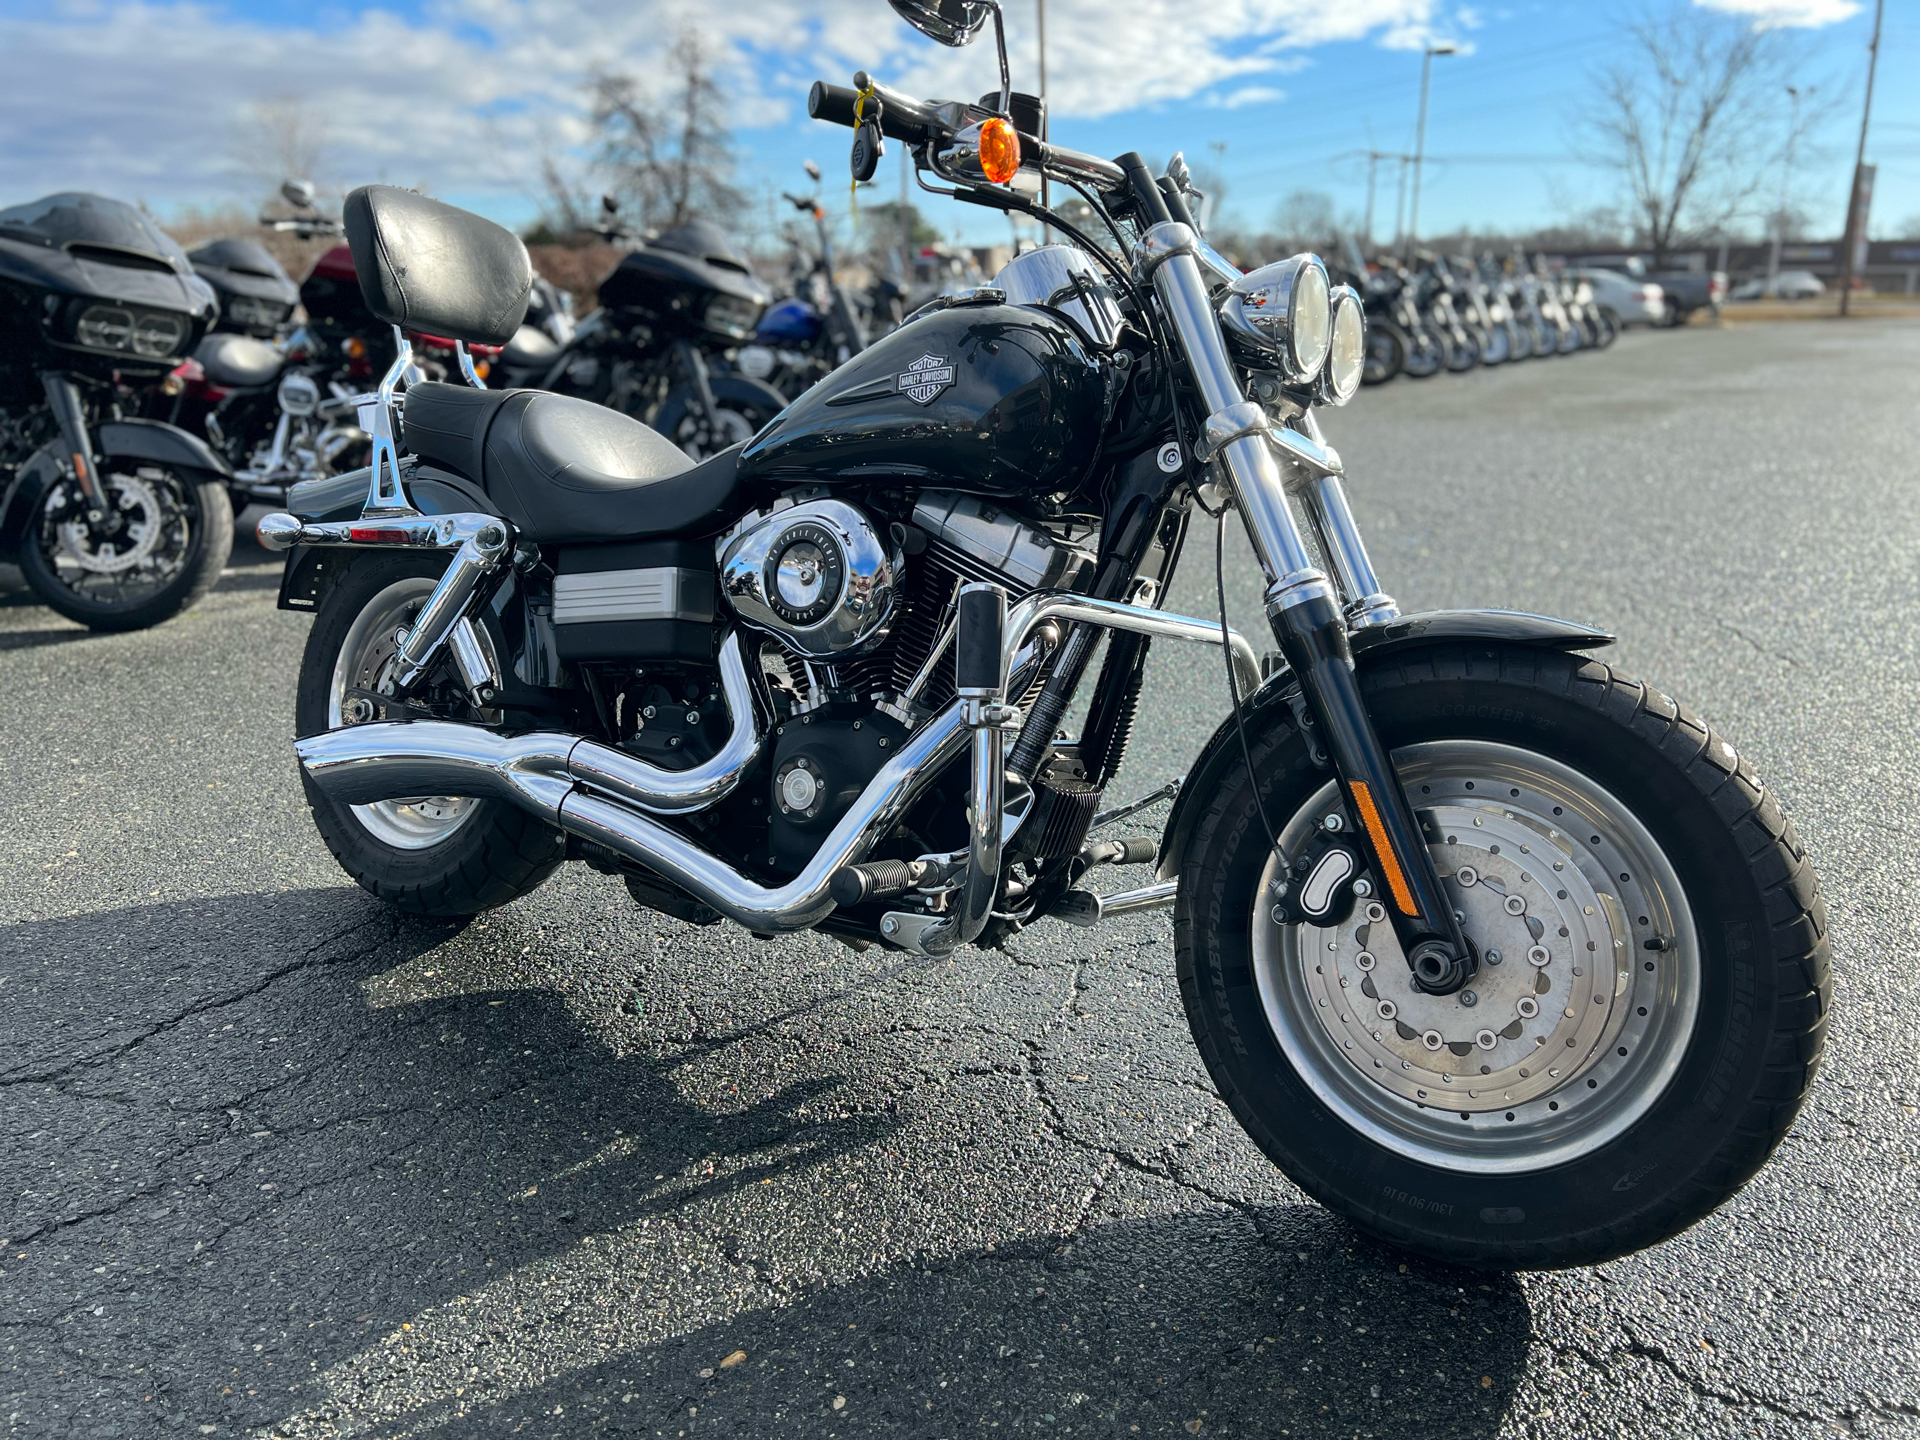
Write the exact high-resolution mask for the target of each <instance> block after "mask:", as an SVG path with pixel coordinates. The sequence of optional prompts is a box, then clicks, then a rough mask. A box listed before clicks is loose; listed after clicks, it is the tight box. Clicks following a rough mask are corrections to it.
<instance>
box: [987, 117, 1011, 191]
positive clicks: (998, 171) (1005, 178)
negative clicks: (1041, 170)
mask: <svg viewBox="0 0 1920 1440" xmlns="http://www.w3.org/2000/svg"><path fill="white" fill-rule="evenodd" d="M1019 169H1020V134H1019V132H1018V131H1016V130H1015V129H1014V128H1013V126H1012V125H1011V124H1010V123H1008V122H1007V121H1005V120H1002V119H1001V118H1000V117H999V116H998V115H996V116H994V117H993V118H992V119H989V120H983V121H981V122H980V173H981V174H982V175H985V176H986V177H987V179H989V180H991V181H992V182H993V183H994V184H996V185H1005V184H1007V183H1008V182H1009V181H1011V180H1012V179H1013V177H1014V175H1015V174H1016V173H1017V172H1018V171H1019Z"/></svg>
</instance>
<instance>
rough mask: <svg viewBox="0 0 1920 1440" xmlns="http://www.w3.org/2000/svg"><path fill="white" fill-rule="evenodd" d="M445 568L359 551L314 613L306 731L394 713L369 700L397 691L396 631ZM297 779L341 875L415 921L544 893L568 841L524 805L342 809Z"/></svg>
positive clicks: (451, 701) (449, 697) (439, 680)
mask: <svg viewBox="0 0 1920 1440" xmlns="http://www.w3.org/2000/svg"><path fill="white" fill-rule="evenodd" d="M445 568H446V561H445V559H444V557H435V556H431V555H404V556H390V555H378V554H363V555H361V556H359V557H357V558H356V559H355V560H354V562H353V563H352V564H351V565H350V566H349V567H348V568H347V570H346V571H345V573H343V574H342V575H341V576H340V578H339V580H338V581H337V582H336V583H335V585H334V587H333V589H332V590H331V591H330V592H329V593H328V595H327V597H326V599H325V601H323V602H322V604H321V607H320V612H319V613H318V614H317V615H316V616H315V617H314V621H313V629H312V630H311V631H309V632H308V635H307V649H306V653H305V655H304V656H303V657H302V659H301V662H300V685H299V692H298V699H297V701H296V705H295V729H296V731H297V733H298V734H299V735H301V736H302V737H304V736H308V735H316V734H319V733H321V732H323V731H326V730H334V729H339V728H340V727H341V726H342V725H351V724H357V723H367V722H369V721H375V720H380V719H385V718H388V717H387V715H386V714H385V707H384V706H383V705H382V704H381V702H380V701H379V700H378V699H377V698H372V697H377V696H378V695H379V694H380V693H382V692H383V690H385V689H386V688H388V687H390V685H391V677H392V669H393V664H394V652H395V649H396V646H395V644H394V640H393V636H394V633H395V631H396V630H398V629H400V628H402V627H404V626H406V625H407V624H409V623H410V622H411V620H412V618H413V616H414V615H416V614H417V613H418V612H419V609H420V606H421V605H422V604H423V603H424V602H425V600H426V598H427V596H428V595H429V594H430V593H431V592H432V590H433V586H434V582H435V581H436V580H437V579H438V578H439V576H440V574H441V572H442V571H443V570H445ZM444 671H445V664H444V662H441V664H440V666H439V667H437V668H436V670H434V671H430V672H429V675H428V678H427V681H426V685H425V689H426V693H427V697H428V698H431V699H433V700H434V701H435V702H436V705H435V708H436V710H439V711H447V712H452V711H454V710H456V709H458V708H459V707H461V706H462V705H463V704H464V702H463V701H462V700H460V699H458V698H455V697H457V696H458V694H459V693H460V692H459V690H458V687H457V686H456V685H455V684H454V683H453V680H452V676H451V674H450V673H444ZM414 698H416V699H418V698H419V697H418V696H417V695H416V696H415V697H414ZM451 718H457V719H464V720H482V719H484V718H485V717H484V716H479V715H474V714H472V713H471V712H467V713H460V714H452V715H451ZM301 779H302V783H303V784H304V785H305V786H306V792H307V803H308V805H309V806H311V807H312V810H313V820H314V824H315V825H316V826H317V827H318V829H319V831H320V837H321V839H323V840H325V841H326V843H327V849H329V850H331V851H332V852H333V858H334V859H335V860H337V861H339V862H340V868H341V869H343V870H345V871H346V872H347V874H349V875H351V876H352V877H353V879H354V880H355V881H356V882H357V883H358V884H359V885H360V886H361V887H362V888H364V889H365V890H367V891H368V892H369V893H371V894H373V895H375V896H377V897H378V898H380V899H381V900H384V901H386V903H387V904H389V905H392V906H394V907H395V908H396V909H400V910H405V911H407V912H409V913H410V914H414V915H444V916H460V915H476V914H479V913H480V912H481V911H483V910H492V909H496V908H498V907H499V906H501V905H505V904H507V903H509V902H510V901H513V900H517V899H518V898H519V897H520V896H522V895H525V894H528V893H529V892H530V891H533V890H536V889H538V888H539V887H540V886H541V885H542V884H543V883H544V882H545V881H546V879H547V877H548V876H549V875H551V874H552V873H553V872H554V870H555V869H557V868H558V867H559V865H560V862H561V861H562V860H564V859H565V858H566V836H565V835H563V834H562V833H561V832H560V831H558V830H556V829H554V828H553V827H552V826H550V825H545V824H542V823H541V822H540V821H539V820H537V819H535V818H534V817H533V816H532V815H529V814H528V813H527V812H526V811H524V810H521V809H520V808H518V807H517V806H513V805H507V804H503V803H501V802H499V801H493V800H478V799H473V798H470V797H450V796H421V797H417V798H413V799H407V800H389V801H382V802H380V803H378V804H374V805H343V804H341V803H340V802H338V801H336V800H332V799H329V798H328V797H327V796H326V795H325V794H324V793H323V792H322V791H321V790H320V788H319V787H318V786H316V785H315V784H314V783H313V782H312V781H311V780H310V779H307V778H306V777H305V776H304V775H303V776H302V777H301Z"/></svg>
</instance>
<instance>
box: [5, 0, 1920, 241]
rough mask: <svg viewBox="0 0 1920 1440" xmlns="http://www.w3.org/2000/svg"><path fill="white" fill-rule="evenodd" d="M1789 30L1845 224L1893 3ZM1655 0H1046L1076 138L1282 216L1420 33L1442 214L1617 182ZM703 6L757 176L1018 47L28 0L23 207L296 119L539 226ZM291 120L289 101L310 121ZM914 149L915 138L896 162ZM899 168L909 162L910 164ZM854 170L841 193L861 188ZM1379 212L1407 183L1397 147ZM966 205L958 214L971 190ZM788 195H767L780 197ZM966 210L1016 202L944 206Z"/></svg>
mask: <svg viewBox="0 0 1920 1440" xmlns="http://www.w3.org/2000/svg"><path fill="white" fill-rule="evenodd" d="M1699 3H1703V4H1709V5H1711V7H1712V8H1715V9H1719V10H1724V11H1729V12H1733V13H1736V14H1740V15H1743V16H1745V17H1747V18H1748V19H1750V20H1751V21H1752V22H1754V23H1758V24H1762V25H1767V26H1772V27H1775V28H1781V29H1783V30H1784V35H1785V38H1786V40H1787V43H1789V44H1790V46H1791V47H1792V50H1793V52H1794V54H1795V55H1796V57H1797V64H1798V65H1799V67H1800V72H1801V73H1800V77H1799V78H1800V79H1801V80H1802V82H1803V83H1806V84H1812V85H1814V86H1816V87H1817V94H1818V95H1819V96H1820V97H1821V99H1822V101H1823V102H1829V103H1830V104H1831V107H1832V110H1833V114H1832V116H1831V118H1830V120H1829V121H1828V122H1827V123H1825V125H1824V126H1823V128H1822V130H1821V131H1820V133H1819V134H1818V135H1816V136H1815V137H1814V143H1813V144H1811V145H1810V146H1808V147H1807V148H1806V150H1805V151H1804V152H1803V159H1804V162H1805V163H1803V164H1802V165H1801V166H1799V167H1798V175H1797V180H1796V184H1795V192H1796V193H1795V198H1796V201H1797V203H1798V204H1799V205H1800V206H1801V207H1802V208H1804V209H1805V210H1807V211H1808V212H1809V213H1811V214H1813V215H1815V216H1830V217H1831V220H1830V223H1829V224H1825V225H1821V226H1819V227H1818V228H1822V229H1829V228H1830V229H1834V230H1837V229H1838V226H1839V223H1840V210H1841V205H1842V197H1843V195H1844V185H1845V175H1846V173H1847V170H1848V167H1849V165H1850V164H1851V158H1852V144H1853V141H1852V138H1851V137H1852V131H1853V129H1854V128H1855V127H1857V125H1858V123H1859V102H1860V91H1861V86H1862V83H1863V80H1864V74H1865V58H1866V43H1867V35H1868V31H1869V28H1870V24H1871V19H1872V5H1871V3H1870V0H1869V3H1867V4H1865V5H1864V6H1863V5H1861V4H1859V3H1856V0H1699ZM1006 8H1007V13H1008V19H1009V28H1010V32H1011V39H1012V44H1013V48H1014V52H1015V62H1014V63H1015V80H1016V83H1017V84H1020V85H1023V86H1030V85H1032V83H1033V82H1034V80H1035V78H1036V70H1035V65H1034V58H1033V57H1034V0H1006ZM1642 8H1643V7H1642V6H1641V5H1640V4H1639V3H1638V0H1619V3H1615V0H1599V3H1584V4H1564V3H1520V4H1501V3H1497V0H1476V3H1474V4H1471V5H1467V4H1458V3H1453V0H1207V3H1205V4H1195V3H1189V0H1130V3H1121V0H1049V4H1048V43H1049V74H1050V78H1051V82H1052V84H1051V99H1052V102H1053V106H1054V112H1055V121H1054V134H1055V138H1057V139H1059V140H1061V141H1063V142H1064V143H1067V144H1071V145H1075V146H1078V147H1080V148H1083V149H1088V150H1093V151H1097V152H1100V153H1103V154H1114V153H1118V152H1119V151H1122V150H1125V149H1135V148H1137V149H1140V150H1142V151H1144V152H1146V153H1148V154H1149V155H1151V156H1155V157H1159V156H1164V155H1165V154H1167V153H1169V152H1170V151H1171V150H1173V149H1175V148H1181V149H1184V150H1185V151H1186V152H1187V154H1188V155H1189V157H1190V158H1191V159H1193V160H1195V161H1197V162H1201V163H1208V162H1212V163H1216V164H1218V165H1219V167H1220V168H1221V169H1222V170H1223V172H1224V174H1225V176H1226V179H1227V182H1228V191H1229V200H1228V204H1229V206H1230V208H1231V209H1232V210H1234V211H1236V212H1237V214H1238V218H1241V219H1242V220H1244V221H1248V222H1251V223H1254V224H1259V223H1263V222H1265V221H1266V220H1268V219H1269V218H1270V217H1271V215H1272V213H1273V211H1274V209H1275V206H1276V204H1277V203H1278V202H1279V200H1280V199H1281V198H1282V197H1283V196H1285V195H1286V194H1287V193H1288V192H1289V191H1292V190H1295V189H1302V188H1306V189H1314V190H1321V191H1325V192H1327V193H1329V194H1331V195H1332V196H1333V197H1334V198H1335V200H1336V203H1337V204H1338V205H1339V207H1340V208H1341V209H1342V210H1343V211H1346V212H1348V213H1350V214H1353V215H1355V216H1357V215H1359V214H1360V213H1361V212H1362V211H1363V210H1364V208H1365V205H1366V200H1367V163H1366V161H1365V159H1364V158H1363V157H1362V154H1361V152H1364V151H1366V150H1368V149H1377V150H1383V151H1400V150H1403V149H1406V148H1410V146H1411V142H1412V131H1413V120H1414V110H1415V102H1416V97H1417V89H1418V81H1419V70H1420V50H1421V47H1422V45H1423V44H1425V43H1427V42H1428V41H1429V40H1432V39H1448V40H1453V41H1456V42H1458V43H1459V45H1460V47H1461V50H1462V53H1461V54H1459V55H1456V56H1452V57H1447V58H1442V59H1438V60H1436V61H1435V62H1434V77H1433V95H1432V109H1431V118H1430V121H1429V129H1428V137H1427V149H1428V153H1429V155H1430V156H1431V157H1432V158H1431V160H1430V162H1429V168H1428V173H1427V184H1426V195H1425V199H1424V200H1423V204H1422V226H1421V228H1422V230H1423V231H1426V232H1428V233H1432V232H1433V231H1435V230H1439V229H1445V228H1448V227H1451V226H1455V225H1461V224H1472V225H1476V226H1502V227H1520V226H1530V225H1535V224H1540V223H1545V222H1550V221H1553V220H1556V219H1560V218H1565V217H1566V216H1568V215H1569V214H1572V213H1574V212H1578V211H1581V210H1584V209H1586V208H1588V207H1590V206H1593V205H1596V204H1599V203H1601V202H1603V201H1604V200H1606V199H1608V198H1609V192H1608V189H1607V180H1606V177H1605V176H1604V175H1603V174H1601V173H1599V172H1597V171H1595V170H1594V169H1592V168H1591V167H1590V166H1588V165H1585V164H1583V163H1581V162H1580V161H1579V160H1578V159H1577V158H1576V157H1575V155H1574V150H1575V148H1576V146H1575V140H1574V122H1575V119H1576V117H1577V115H1578V112H1579V110H1580V107H1581V105H1582V103H1583V100H1584V97H1585V96H1587V95H1588V94H1589V93H1590V92H1591V88H1592V78H1591V77H1592V75H1593V73H1594V71H1595V69H1596V68H1597V67H1599V66H1601V65H1603V64H1605V63H1606V62H1607V61H1608V59H1609V58H1610V57H1612V56H1615V55H1616V54H1618V53H1619V52H1620V49H1621V45H1622V39H1623V26H1624V23H1625V22H1626V21H1627V20H1628V19H1629V18H1630V17H1631V16H1632V15H1634V14H1636V13H1639V11H1640V10H1641V9H1642ZM687 26H697V27H698V28H699V29H701V30H702V31H703V32H704V33H705V34H706V35H707V36H708V37H709V38H710V39H711V40H712V41H713V42H714V43H715V45H716V46H717V47H718V48H719V51H720V53H721V54H722V55H723V56H724V57H725V67H726V68H725V83H726V87H727V90H728V93H729V95H730V97H731V99H732V101H733V104H734V107H735V113H736V116H737V120H738V130H737V140H738V142H739V149H740V155H741V168H740V178H741V179H742V181H743V182H744V183H745V184H746V185H747V187H748V189H749V190H750V191H752V192H753V193H755V194H758V195H765V194H767V193H769V192H771V191H773V190H776V189H779V188H783V187H787V186H791V185H794V184H795V183H797V182H798V181H799V179H800V173H799V166H800V162H801V161H802V160H803V159H804V158H806V157H808V156H812V157H815V158H817V159H819V160H820V162H821V163H822V165H823V166H824V167H825V168H826V170H827V173H828V176H829V178H830V180H832V179H834V178H835V177H838V176H840V175H842V174H844V170H843V168H842V167H843V166H844V163H845V161H844V155H845V141H846V136H845V134H844V132H840V131H837V130H830V129H828V128H827V127H823V126H818V125H814V124H812V123H811V122H809V121H808V120H807V119H806V115H805V95H806V88H807V84H808V82H809V81H810V80H812V79H814V78H815V77H823V78H828V79H832V80H837V81H840V82H842V83H844V82H845V81H846V80H847V79H848V78H849V76H850V75H851V73H852V72H853V70H854V69H856V68H859V67H862V66H865V67H868V68H871V69H873V70H874V71H875V73H877V74H880V75H882V76H884V77H885V78H887V79H888V80H890V81H891V82H893V83H895V84H897V85H898V86H900V87H901V88H903V89H907V90H910V91H913V92H916V93H920V94H940V95H949V96H951V95H975V94H978V93H980V92H982V91H984V90H986V89H988V88H991V86H992V84H993V81H994V74H993V60H992V54H991V48H990V47H989V46H985V45H980V46H975V47H973V48H971V49H969V50H964V51H958V52H953V51H945V50H941V49H939V48H938V47H936V46H934V45H932V44H930V43H929V42H927V41H925V40H923V39H921V38H920V37H919V36H917V35H914V34H913V33H912V32H911V31H909V30H908V29H907V28H906V27H905V26H904V25H902V24H900V23H899V22H898V21H897V20H896V19H895V18H894V17H893V15H892V13H891V11H890V10H888V8H887V7H886V5H885V4H884V3H883V0H700V3H689V0H627V3H624V4H617V5H609V4H606V3H604V0H597V3H596V0H384V3H381V0H317V3H295V0H228V3H217V0H0V203H4V202H11V201H14V200H21V199H26V198H29V197H31V196H33V195H37V194H40V193H44V192H46V191H49V190H53V189H57V188H69V187H82V188H88V189H95V190H101V191H105V192H108V193H112V194H118V195H122V196H126V197H128V198H139V199H142V200H144V201H145V202H146V203H148V204H150V205H151V206H153V207H154V208H155V209H156V210H158V211H160V212H161V213H163V214H164V213H167V212H168V211H169V210H172V209H176V208H178V207H181V206H187V205H210V204H219V203H222V202H226V203H244V204H251V203H254V202H255V201H256V200H257V199H258V197H259V195H260V193H261V189H262V178H263V174H264V172H265V171H267V170H270V169H271V168H272V167H273V163H274V162H273V160H272V158H271V157H272V155H273V152H274V151H275V149H276V147H277V145H278V142H277V141H276V140H275V139H274V136H275V135H276V134H277V133H279V131H280V130H282V129H284V128H285V127H286V126H287V125H289V124H291V125H292V126H293V128H294V129H295V130H297V131H298V132H300V138H301V141H302V143H304V144H307V145H310V146H315V147H317V161H316V163H315V166H314V168H315V169H316V170H317V172H318V173H317V174H316V176H315V178H316V179H318V180H319V181H321V182H322V183H323V184H326V185H330V186H332V187H336V188H345V187H347V186H350V185H352V184H356V183H361V182H363V181H366V180H372V179H381V180H387V181H392V182H395V183H402V184H415V185H422V186H424V187H427V188H430V189H431V190H432V191H433V192H434V193H436V194H439V195H441V196H443V197H446V198H449V199H452V200H455V201H456V202H458V203H462V204H466V205H469V206H471V207H473V208H475V209H478V210H481V211H483V212H485V213H488V214H491V215H494V216H495V217H496V218H499V219H501V220H505V221H508V222H512V223H517V222H522V221H525V220H527V219H529V218H531V216H532V215H533V213H534V212H535V210H536V208H537V205H538V195H539V186H538V180H537V176H538V171H539V166H540V161H541V158H542V157H543V155H551V156H554V157H556V158H558V159H559V160H560V161H561V162H562V163H563V164H565V163H567V162H568V160H569V158H570V157H572V156H574V155H576V154H577V151H578V146H579V143H580V140H581V137H582V133H583V132H582V128H581V117H580V110H579V105H580V99H581V93H582V77H583V76H585V75H586V74H588V73H590V72H591V71H593V70H594V69H596V68H601V69H607V68H614V69H626V70H629V71H631V72H633V73H636V74H638V75H641V76H643V77H644V76H646V75H648V74H649V73H651V72H652V71H653V69H654V67H655V66H657V64H658V63H659V59H660V56H661V53H662V51H663V49H664V47H665V43H666V41H667V39H668V38H670V37H671V36H672V35H673V34H675V33H676V32H677V31H679V30H681V29H683V28H685V27H687ZM1916 58H1920V14H1917V13H1916V7H1914V6H1912V5H1909V4H1901V3H1899V0H1896V3H1895V4H1894V5H1892V6H1890V7H1889V14H1888V18H1887V23H1886V33H1885V36H1884V38H1883V43H1882V58H1881V70H1880V86H1879V94H1878V98H1877V101H1876V108H1875V123H1874V129H1873V135H1872V139H1871V141H1870V144H1869V152H1868V154H1869V159H1875V160H1878V161H1879V163H1880V167H1881V169H1880V186H1879V192H1878V195H1877V197H1876V202H1875V221H1876V226H1875V229H1876V232H1879V233H1885V232H1886V231H1888V230H1889V229H1890V228H1891V227H1894V226H1897V225H1899V224H1901V223H1902V222H1905V221H1907V220H1909V218H1910V217H1920V83H1916V78H1920V65H1916ZM289 117H291V118H289ZM891 163H892V157H889V165H890V166H891ZM897 175H898V171H897V169H893V168H889V169H888V170H887V171H885V172H883V175H882V179H883V180H886V181H888V182H890V183H894V182H897ZM836 193H838V192H837V191H836ZM1378 194H1379V200H1378V206H1379V209H1378V218H1377V223H1376V231H1377V232H1378V231H1386V230H1390V229H1391V216H1392V214H1393V210H1394V204H1395V198H1396V190H1395V184H1394V170H1393V167H1392V166H1391V164H1389V165H1386V166H1383V167H1382V169H1381V171H1380V183H1379V191H1378ZM948 208H949V209H951V208H956V207H948ZM762 213H765V212H764V211H763V212H762ZM937 218H940V219H943V220H945V221H946V223H948V224H953V223H956V222H959V223H962V224H964V225H966V226H967V227H969V233H971V234H973V235H976V236H978V235H981V234H983V233H987V234H991V233H996V232H995V227H996V226H1001V227H1002V228H1003V226H1002V222H1000V221H998V220H997V219H995V218H994V217H992V216H990V215H986V214H984V213H979V214H976V213H973V212H969V213H968V214H967V215H965V216H964V217H956V216H951V215H945V214H941V215H939V216H937Z"/></svg>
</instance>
